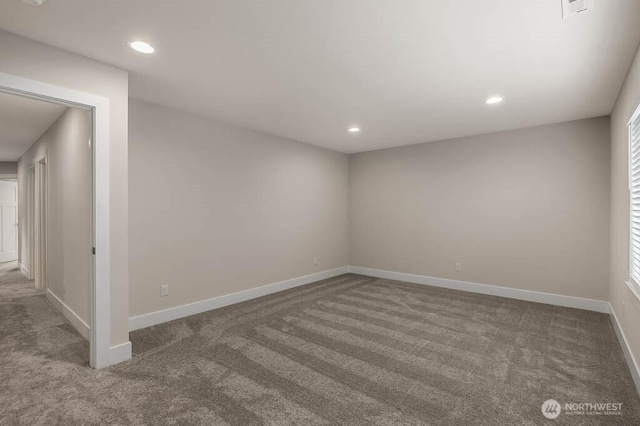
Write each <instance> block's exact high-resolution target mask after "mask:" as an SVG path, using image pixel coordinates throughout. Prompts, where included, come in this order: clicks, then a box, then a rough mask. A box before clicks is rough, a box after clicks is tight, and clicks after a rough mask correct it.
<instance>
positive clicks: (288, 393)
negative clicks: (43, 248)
mask: <svg viewBox="0 0 640 426" xmlns="http://www.w3.org/2000/svg"><path fill="white" fill-rule="evenodd" d="M0 282H1V283H2V284H0V377H1V381H0V424H2V425H13V424H25V425H54V424H60V425H75V424H78V425H93V424H95V425H130V424H131V425H142V424H144V425H218V424H232V425H257V424H270V425H292V424H296V425H337V424H345V425H424V424H433V425H519V424H527V425H533V424H553V423H556V424H580V425H582V424H639V423H640V398H639V397H638V394H637V392H636V390H635V387H634V385H633V382H632V379H631V376H630V374H629V371H628V369H627V366H626V364H625V362H624V359H623V355H622V352H621V350H620V346H619V344H618V342H617V340H616V337H615V334H614V331H613V329H612V326H611V324H610V322H609V318H608V316H606V315H603V314H597V313H593V312H587V311H581V310H575V309H568V308H560V307H554V306H548V305H542V304H535V303H529V302H521V301H516V300H509V299H502V298H497V297H491V296H482V295H476V294H469V293H463V292H456V291H451V290H446V289H438V288H430V287H425V286H418V285H412V284H405V283H399V282H394V281H388V280H381V279H373V278H368V277H363V276H358V275H353V274H348V275H343V276H340V277H336V278H332V279H329V280H325V281H321V282H318V283H315V284H312V285H308V286H304V287H300V288H296V289H293V290H289V291H286V292H282V293H278V294H275V295H271V296H267V297H264V298H261V299H256V300H253V301H250V302H245V303H242V304H239V305H235V306H230V307H227V308H224V309H220V310H217V311H213V312H209V313H205V314H201V315H197V316H194V317H190V318H186V319H183V320H178V321H174V322H171V323H167V324H163V325H160V326H156V327H152V328H148V329H145V330H140V331H137V332H134V333H132V334H131V341H132V342H133V348H134V359H133V360H132V361H130V362H127V363H124V364H121V365H119V366H115V367H112V368H110V369H106V370H102V371H94V370H91V369H88V368H87V367H86V365H87V358H88V345H87V343H86V341H84V340H83V339H82V338H81V337H80V336H79V335H78V334H76V333H75V332H74V330H73V329H72V328H71V326H69V325H68V324H67V323H66V322H65V321H64V320H63V319H62V317H61V316H60V315H58V314H57V313H56V312H55V310H54V309H53V308H52V307H51V306H50V305H49V304H48V303H47V301H46V299H45V297H44V296H43V295H42V294H35V295H30V296H29V295H20V294H17V295H16V292H15V289H14V290H12V292H9V295H8V296H7V294H6V293H5V287H6V286H7V284H6V283H5V282H4V281H0ZM10 285H14V284H10ZM22 285H23V286H26V285H29V283H27V284H24V283H23V284H22ZM11 294H12V295H11ZM551 398H552V399H555V400H557V401H559V402H560V403H561V404H564V403H569V402H577V403H580V402H614V403H622V404H623V408H622V415H621V416H579V415H578V416H576V415H574V416H568V415H566V414H564V413H563V414H561V415H560V417H559V418H557V419H556V420H553V421H551V420H547V419H545V417H544V416H543V415H542V412H541V404H542V402H543V401H545V400H547V399H551ZM552 422H553V423H552Z"/></svg>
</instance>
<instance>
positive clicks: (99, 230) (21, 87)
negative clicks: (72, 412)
mask: <svg viewBox="0 0 640 426" xmlns="http://www.w3.org/2000/svg"><path fill="white" fill-rule="evenodd" d="M0 92H5V93H12V94H16V95H20V96H26V97H29V98H33V99H39V100H44V101H49V102H55V103H58V104H62V105H66V106H69V107H75V108H82V109H85V110H90V111H91V112H92V114H91V117H92V124H93V125H92V132H93V137H92V141H93V143H92V144H91V152H92V154H91V157H92V162H93V168H92V169H93V170H92V173H93V184H92V187H93V216H94V217H93V247H94V249H95V252H94V256H93V280H92V283H91V292H90V294H91V297H90V299H91V304H90V311H91V315H90V318H89V320H90V322H89V327H90V333H89V335H90V339H89V342H90V361H89V362H90V365H91V367H93V368H104V367H107V366H109V365H111V362H110V359H109V354H110V348H111V310H110V295H109V283H110V281H109V266H110V265H109V248H110V247H109V99H107V98H105V97H102V96H98V95H94V94H91V93H85V92H81V91H78V90H74V89H69V88H66V87H60V86H55V85H53V84H48V83H43V82H41V81H36V80H31V79H28V78H23V77H18V76H15V75H12V74H6V73H2V72H0Z"/></svg>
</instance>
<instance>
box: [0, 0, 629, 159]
mask: <svg viewBox="0 0 640 426" xmlns="http://www.w3.org/2000/svg"><path fill="white" fill-rule="evenodd" d="M593 2H594V4H595V7H594V8H593V10H590V11H588V12H586V13H583V14H581V15H579V16H577V17H574V18H571V19H567V20H563V19H562V14H561V0H482V1H478V0H457V1H451V0H403V1H390V0H277V1H264V0H240V1H239V0H209V1H203V0H181V1H167V0H165V1H159V0H135V1H131V0H109V1H103V0H49V1H48V2H46V3H45V4H44V5H43V6H40V7H34V6H29V5H26V4H24V3H22V2H21V1H20V0H3V1H2V2H0V28H3V29H6V30H8V31H11V32H15V33H18V34H21V35H24V36H26V37H29V38H33V39H36V40H40V41H43V42H45V43H48V44H51V45H54V46H58V47H61V48H64V49H67V50H70V51H73V52H76V53H79V54H82V55H85V56H89V57H92V58H96V59H99V60H102V61H104V62H107V63H110V64H114V65H116V66H119V67H122V68H125V69H128V70H130V71H131V75H130V93H131V96H132V97H135V98H139V99H143V100H147V101H150V102H154V103H159V104H163V105H167V106H171V107H174V108H178V109H182V110H185V111H189V112H193V113H196V114H199V115H204V116H208V117H212V118H215V119H218V120H222V121H226V122H230V123H235V124H238V125H241V126H245V127H249V128H253V129H256V130H261V131H264V132H267V133H272V134H276V135H281V136H284V137H288V138H291V139H295V140H299V141H303V142H308V143H311V144H315V145H320V146H324V147H327V148H331V149H335V150H339V151H343V152H358V151H366V150H372V149H377V148H385V147H392V146H400V145H407V144H413V143H420V142H427V141H432V140H438V139H445V138H452V137H459V136H465V135H471V134H479V133H488V132H495V131H500V130H507V129H513V128H519V127H526V126H533V125H539V124H546V123H552V122H559V121H566V120H573V119H580V118H587V117H594V116H601V115H607V114H609V113H610V112H611V109H612V107H613V104H614V102H615V99H616V96H617V94H618V91H619V89H620V86H621V84H622V81H623V79H624V76H625V74H626V72H627V70H628V68H629V65H630V63H631V60H632V57H633V54H634V53H635V51H636V49H637V47H638V43H639V42H640V25H639V24H638V23H639V22H640V1H638V0H593ZM134 39H140V40H145V41H148V42H150V43H151V44H153V45H154V46H155V47H156V48H157V51H156V54H154V55H153V56H144V55H141V54H139V53H136V52H133V51H131V50H130V49H129V48H128V46H127V42H128V41H130V40H134ZM494 94H499V95H502V96H504V97H505V102H504V103H503V104H501V105H497V106H493V107H488V106H486V105H485V104H484V100H485V99H486V98H487V97H488V96H490V95H494ZM351 125H358V126H360V127H361V128H362V132H361V133H360V134H356V135H354V134H350V133H348V132H347V128H348V127H349V126H351Z"/></svg>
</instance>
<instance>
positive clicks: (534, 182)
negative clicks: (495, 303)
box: [350, 118, 610, 300]
mask: <svg viewBox="0 0 640 426" xmlns="http://www.w3.org/2000/svg"><path fill="white" fill-rule="evenodd" d="M350 165H351V169H350V173H351V180H350V193H351V198H350V233H351V238H350V262H351V265H353V266H362V267H368V268H375V269H383V270H388V271H395V272H404V273H410V274H417V275H426V276H432V277H438V278H448V279H453V280H461V281H470V282H476V283H481V284H491V285H497V286H503V287H512V288H516V289H525V290H533V291H540V292H547V293H555V294H561V295H567V296H577V297H584V298H590V299H599V300H607V297H608V294H607V293H608V292H607V281H608V269H609V193H610V189H609V119H608V118H595V119H589V120H582V121H574V122H568V123H562V124H554V125H549V126H542V127H534V128H528V129H522V130H514V131H508V132H502V133H495V134H488V135H482V136H473V137H467V138H461V139H454V140H446V141H440V142H431V143H426V144H420V145H414V146H408V147H401V148H393V149H387V150H380V151H373V152H366V153H361V154H355V155H352V156H351V157H350ZM457 262H460V263H461V264H462V271H460V272H456V271H455V264H456V263H457Z"/></svg>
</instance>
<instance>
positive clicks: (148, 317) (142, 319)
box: [129, 266, 349, 331]
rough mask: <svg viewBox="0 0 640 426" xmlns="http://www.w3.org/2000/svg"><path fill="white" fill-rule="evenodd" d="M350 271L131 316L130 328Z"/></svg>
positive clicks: (331, 271)
mask: <svg viewBox="0 0 640 426" xmlns="http://www.w3.org/2000/svg"><path fill="white" fill-rule="evenodd" d="M348 271H349V267H348V266H343V267H340V268H336V269H329V270H327V271H322V272H317V273H315V274H311V275H305V276H302V277H298V278H292V279H290V280H285V281H280V282H277V283H273V284H267V285H264V286H261V287H256V288H252V289H249V290H243V291H239V292H237V293H231V294H227V295H224V296H219V297H214V298H212V299H207V300H202V301H199V302H194V303H189V304H187V305H182V306H176V307H175V308H169V309H165V310H162V311H157V312H152V313H149V314H144V315H138V316H135V317H132V318H129V330H130V331H134V330H139V329H141V328H146V327H151V326H153V325H157V324H162V323H164V322H169V321H173V320H177V319H180V318H184V317H188V316H191V315H196V314H200V313H202V312H207V311H211V310H213V309H218V308H222V307H225V306H229V305H233V304H235V303H240V302H244V301H247V300H251V299H255V298H258V297H262V296H266V295H269V294H273V293H277V292H279V291H283V290H288V289H290V288H294V287H299V286H301V285H305V284H311V283H314V282H316V281H320V280H324V279H327V278H333V277H337V276H338V275H343V274H346V273H347V272H348Z"/></svg>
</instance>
